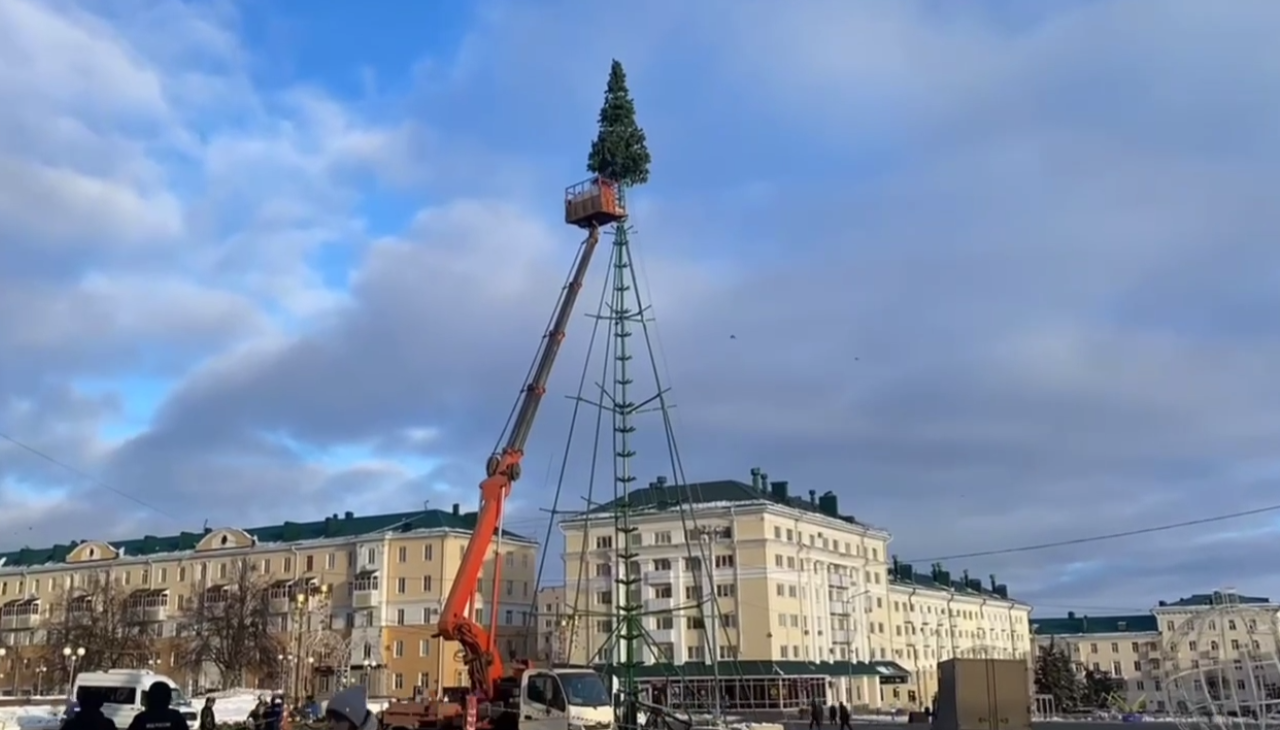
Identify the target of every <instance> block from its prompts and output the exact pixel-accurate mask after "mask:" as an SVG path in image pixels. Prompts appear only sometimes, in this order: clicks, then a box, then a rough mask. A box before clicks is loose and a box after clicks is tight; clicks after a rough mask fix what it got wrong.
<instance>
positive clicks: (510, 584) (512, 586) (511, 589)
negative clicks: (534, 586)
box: [506, 580, 516, 596]
mask: <svg viewBox="0 0 1280 730" xmlns="http://www.w3.org/2000/svg"><path fill="white" fill-rule="evenodd" d="M506 588H507V595H508V596H510V595H514V594H515V591H516V582H515V581H513V580H509V581H507V585H506Z"/></svg>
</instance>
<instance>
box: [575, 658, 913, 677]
mask: <svg viewBox="0 0 1280 730" xmlns="http://www.w3.org/2000/svg"><path fill="white" fill-rule="evenodd" d="M596 669H597V670H598V671H601V672H605V673H614V672H619V671H621V668H620V667H618V666H617V665H604V664H601V665H597V666H596ZM635 674H636V678H637V679H679V678H681V677H683V678H685V679H693V678H703V679H705V678H708V677H715V676H719V677H720V678H721V679H726V680H732V679H737V678H741V677H871V676H879V677H907V676H909V675H910V672H908V671H907V670H906V669H904V668H903V667H902V665H900V664H897V663H895V662H804V661H794V660H793V661H787V660H782V661H759V660H751V661H747V660H743V661H722V662H716V663H715V664H705V663H701V662H697V663H694V662H690V663H687V664H641V665H639V666H638V667H636V670H635Z"/></svg>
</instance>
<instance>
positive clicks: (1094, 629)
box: [1031, 613, 1160, 636]
mask: <svg viewBox="0 0 1280 730" xmlns="http://www.w3.org/2000/svg"><path fill="white" fill-rule="evenodd" d="M1159 630H1160V622H1159V621H1158V620H1157V619H1156V617H1155V616H1154V615H1152V614H1149V613H1138V614H1133V615H1128V616H1076V615H1074V614H1067V616H1066V617H1065V618H1036V619H1032V621H1031V633H1033V634H1035V635H1037V636H1079V635H1081V634H1128V633H1133V632H1144V633H1148V632H1157V631H1159Z"/></svg>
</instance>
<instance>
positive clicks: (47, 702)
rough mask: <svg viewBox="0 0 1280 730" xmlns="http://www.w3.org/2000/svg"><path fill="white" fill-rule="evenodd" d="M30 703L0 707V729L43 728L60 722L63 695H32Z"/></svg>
mask: <svg viewBox="0 0 1280 730" xmlns="http://www.w3.org/2000/svg"><path fill="white" fill-rule="evenodd" d="M32 703H33V704H30V705H22V706H21V707H0V730H43V729H44V728H56V727H58V725H60V724H61V723H62V711H63V710H64V709H66V706H67V701H66V699H65V698H63V697H34V698H32Z"/></svg>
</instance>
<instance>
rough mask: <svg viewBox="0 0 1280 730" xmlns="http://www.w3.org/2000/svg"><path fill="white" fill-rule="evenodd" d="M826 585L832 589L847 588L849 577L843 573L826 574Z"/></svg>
mask: <svg viewBox="0 0 1280 730" xmlns="http://www.w3.org/2000/svg"><path fill="white" fill-rule="evenodd" d="M827 585H829V586H831V587H832V588H848V587H849V576H847V575H845V574H844V573H827Z"/></svg>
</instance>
